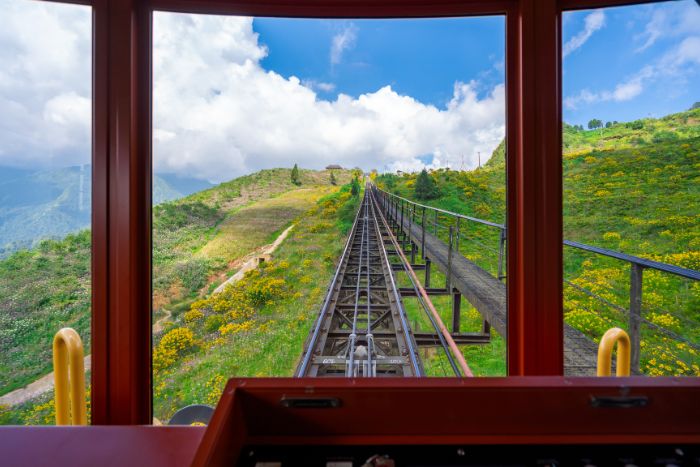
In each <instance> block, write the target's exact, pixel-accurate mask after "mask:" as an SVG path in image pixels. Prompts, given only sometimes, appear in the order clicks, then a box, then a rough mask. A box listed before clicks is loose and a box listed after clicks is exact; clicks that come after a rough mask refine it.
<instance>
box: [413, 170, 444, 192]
mask: <svg viewBox="0 0 700 467" xmlns="http://www.w3.org/2000/svg"><path fill="white" fill-rule="evenodd" d="M415 190H416V191H415V196H416V198H418V199H433V198H437V197H438V196H440V191H439V190H438V187H437V185H436V184H435V180H433V177H431V176H430V175H428V171H427V170H425V169H423V170H422V171H421V173H420V174H418V178H417V179H416V185H415Z"/></svg>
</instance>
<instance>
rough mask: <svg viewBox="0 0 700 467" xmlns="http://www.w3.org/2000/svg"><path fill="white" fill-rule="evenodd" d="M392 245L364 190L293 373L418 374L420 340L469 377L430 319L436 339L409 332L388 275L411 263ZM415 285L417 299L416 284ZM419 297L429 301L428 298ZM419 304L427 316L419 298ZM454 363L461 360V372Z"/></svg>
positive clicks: (392, 279) (420, 367)
mask: <svg viewBox="0 0 700 467" xmlns="http://www.w3.org/2000/svg"><path fill="white" fill-rule="evenodd" d="M386 245H391V246H392V249H387V247H386ZM397 247H399V244H398V243H397V242H396V239H395V238H394V237H393V234H392V233H391V231H390V229H389V225H388V224H387V221H386V219H384V218H383V215H382V214H381V212H380V211H379V205H378V204H377V202H376V200H375V199H374V196H373V194H372V190H370V189H367V190H365V195H364V198H363V200H362V204H361V205H360V208H359V209H358V213H357V216H356V218H355V222H354V224H353V227H352V230H351V232H350V235H349V237H348V241H347V243H346V245H345V249H344V251H343V254H342V257H341V260H340V262H339V264H338V268H337V269H336V272H335V275H334V277H333V280H332V281H331V284H330V287H329V289H328V293H327V295H326V298H325V300H324V303H323V305H322V307H321V311H320V313H319V317H318V318H317V320H316V323H315V324H314V327H313V329H312V330H311V333H310V335H309V338H308V340H307V344H306V347H305V349H304V353H303V355H302V358H301V361H300V363H299V366H298V368H297V371H296V376H298V377H302V376H312V377H313V376H317V377H331V376H335V377H343V376H345V377H375V376H376V377H412V376H424V370H423V364H422V362H421V360H420V355H419V353H418V343H419V342H423V341H426V340H428V341H431V342H432V343H434V344H435V345H438V346H441V347H443V349H444V350H445V352H446V355H447V358H448V360H449V361H450V364H451V365H452V368H453V370H454V372H455V374H457V375H460V374H465V375H470V371H469V369H468V367H467V366H466V363H465V362H464V360H463V357H462V355H461V354H459V355H458V356H456V355H453V354H455V353H456V352H455V351H456V350H457V348H456V346H455V345H454V342H447V340H446V338H445V336H443V334H441V329H442V330H443V331H445V332H447V331H446V329H445V328H444V325H442V323H441V322H436V321H435V319H431V321H432V322H433V325H434V328H435V331H436V334H433V335H427V336H422V335H421V336H418V339H417V336H415V335H414V334H413V332H412V330H411V328H410V325H409V320H408V317H407V315H406V310H405V309H404V306H403V302H402V299H401V293H400V292H401V291H400V289H399V287H398V286H397V283H396V279H395V276H394V273H393V270H396V269H397V266H403V267H404V268H407V271H408V269H410V265H408V264H407V261H406V258H405V256H403V255H402V254H398V252H397ZM390 255H397V256H399V258H400V259H401V263H402V264H401V265H397V264H395V263H394V264H393V265H392V262H391V261H390V260H389V256H390ZM411 272H412V271H411ZM416 282H417V281H416ZM414 286H415V287H416V290H415V295H416V296H419V297H420V294H421V289H420V287H421V286H420V283H417V284H415V283H414ZM425 299H426V300H427V301H428V302H429V299H428V298H427V295H425ZM421 303H422V304H423V306H424V309H425V310H426V312H427V311H428V308H427V307H426V304H425V302H423V301H422V299H421ZM429 306H430V307H432V304H430V305H429ZM437 319H438V321H439V318H437ZM447 339H450V338H449V333H447ZM450 343H451V344H452V349H454V350H452V351H451V349H450ZM455 358H457V359H458V360H460V361H461V366H462V372H461V373H460V370H459V365H458V364H457V363H456V362H455Z"/></svg>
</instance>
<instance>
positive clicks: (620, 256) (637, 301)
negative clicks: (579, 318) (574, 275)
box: [375, 187, 700, 373]
mask: <svg viewBox="0 0 700 467" xmlns="http://www.w3.org/2000/svg"><path fill="white" fill-rule="evenodd" d="M375 188H376V190H377V192H378V193H379V194H380V195H381V196H382V197H383V198H384V200H385V203H386V206H385V207H386V209H392V210H393V213H394V215H395V216H396V218H397V219H400V221H399V222H401V223H403V222H404V218H407V219H410V220H411V221H413V222H414V223H415V224H417V225H419V226H420V227H421V229H422V231H423V232H425V231H431V232H432V233H433V235H435V236H437V237H439V236H440V235H441V233H442V236H443V237H444V238H445V240H446V242H447V243H448V248H449V260H451V259H452V258H451V256H452V252H453V251H455V250H456V251H457V252H460V242H463V241H471V242H475V243H476V244H477V245H478V246H479V247H480V248H485V249H486V250H489V251H491V252H492V253H494V254H496V255H497V258H498V259H497V272H496V274H495V275H496V277H498V279H501V280H502V279H505V278H506V274H505V261H506V255H505V247H506V240H507V228H506V225H504V224H499V223H496V222H490V221H487V220H483V219H478V218H475V217H471V216H467V215H464V214H459V213H456V212H452V211H447V210H444V209H440V208H436V207H433V206H428V205H425V204H421V203H417V202H415V201H411V200H409V199H406V198H403V197H401V196H398V195H395V194H393V193H389V192H387V191H384V190H381V189H379V188H377V187H375ZM441 220H445V221H446V222H444V223H440V221H441ZM468 223H473V224H477V225H479V226H485V227H487V228H493V229H496V230H497V231H498V240H497V241H498V246H497V248H495V249H494V248H492V247H489V246H488V245H486V244H485V243H484V242H479V241H478V240H477V239H476V238H468V237H466V236H465V235H463V231H464V227H465V226H466V225H468ZM424 235H425V234H423V236H424ZM422 243H423V245H421V247H423V246H424V244H425V238H423V239H422ZM564 246H566V247H569V248H573V249H576V250H580V251H585V252H589V253H593V254H595V255H599V256H604V257H608V258H613V259H616V260H619V261H622V262H625V263H627V264H629V265H630V275H629V286H630V291H629V306H628V308H624V307H621V306H619V305H616V304H614V303H611V302H610V301H609V300H606V299H605V298H603V297H601V296H600V295H598V294H596V293H594V292H592V291H590V290H588V289H586V288H584V287H581V286H578V285H576V284H574V283H572V282H571V281H569V280H566V279H565V283H566V285H569V286H571V287H573V288H575V289H576V290H578V291H579V292H582V293H584V294H586V295H588V296H590V297H592V298H594V299H596V300H598V301H599V302H601V303H603V304H605V305H606V306H609V307H612V308H614V309H615V310H616V311H617V312H622V313H624V315H625V317H626V319H627V321H628V327H629V335H630V339H631V341H632V349H631V350H632V351H631V366H632V371H633V372H635V373H638V372H639V359H640V353H641V345H640V344H641V325H642V324H644V325H646V326H648V327H650V328H652V329H655V330H656V331H658V332H660V333H661V334H664V335H666V336H667V337H670V338H672V339H674V340H678V341H682V342H684V343H686V344H688V346H689V347H691V348H693V349H695V350H700V345H698V344H696V343H694V342H691V341H690V340H688V339H686V338H685V337H683V336H681V335H679V334H677V333H675V332H673V331H671V330H669V329H666V328H664V327H662V326H659V325H658V324H656V323H653V322H651V321H649V320H647V319H645V318H643V317H642V308H643V300H642V290H643V281H644V270H645V269H650V270H655V271H660V272H663V273H667V274H673V275H675V276H678V277H682V278H684V279H690V280H693V281H699V280H700V271H695V270H693V269H688V268H683V267H681V266H675V265H672V264H666V263H661V262H658V261H653V260H650V259H646V258H641V257H638V256H633V255H628V254H625V253H621V252H618V251H614V250H608V249H605V248H600V247H596V246H592V245H587V244H585V243H580V242H574V241H571V240H564ZM421 250H422V248H421ZM450 262H451V261H450ZM448 269H449V267H448ZM449 274H450V272H449V271H448V277H447V279H446V281H447V283H448V284H449V283H450V277H449ZM679 318H680V317H679Z"/></svg>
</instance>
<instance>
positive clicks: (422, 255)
mask: <svg viewBox="0 0 700 467" xmlns="http://www.w3.org/2000/svg"><path fill="white" fill-rule="evenodd" d="M420 227H421V234H420V250H421V257H422V259H423V260H425V206H423V216H422V218H421V222H420Z"/></svg>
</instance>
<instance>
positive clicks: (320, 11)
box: [58, 0, 672, 425]
mask: <svg viewBox="0 0 700 467" xmlns="http://www.w3.org/2000/svg"><path fill="white" fill-rule="evenodd" d="M58 1H63V2H64V3H79V4H84V5H90V6H92V7H93V54H94V61H93V64H94V65H93V67H94V71H93V81H94V82H93V96H94V101H93V156H92V157H93V184H92V186H93V188H92V189H93V194H92V195H93V207H92V213H93V214H92V216H93V217H92V284H93V285H92V294H93V296H92V307H93V314H92V336H93V337H92V342H93V344H92V346H93V348H92V359H93V362H92V422H93V424H97V425H99V424H123V425H127V424H149V423H151V420H152V403H151V398H152V388H151V170H152V165H151V164H152V159H151V110H152V109H151V51H152V47H151V46H152V43H151V41H152V34H151V33H152V16H153V11H155V10H163V11H176V12H188V13H203V14H232V15H246V16H281V17H308V18H314V17H319V18H387V17H440V16H476V15H505V18H506V90H507V91H506V92H507V97H506V122H507V125H506V136H507V139H506V141H507V144H508V151H507V180H508V195H507V197H508V198H507V200H508V213H507V224H508V228H509V231H508V237H509V248H508V271H507V273H508V277H509V281H508V307H509V309H508V313H509V319H508V374H509V375H513V376H544V375H562V374H563V313H562V295H563V290H562V288H563V285H562V274H563V253H562V241H563V238H562V162H561V161H562V144H561V116H562V109H561V107H562V102H561V75H562V72H561V14H562V12H563V11H565V10H575V9H586V8H598V7H609V6H620V5H631V4H642V3H654V1H653V0H636V1H635V0H631V1H629V0H434V1H429V0H374V1H372V2H368V1H364V0H247V1H246V0H86V1H73V0H58ZM667 380H668V384H669V385H672V379H671V378H668V379H667ZM580 382H581V384H585V379H584V378H582V379H581V380H580ZM571 384H573V385H576V384H577V381H576V380H575V379H574V380H571ZM660 384H663V383H660ZM395 386H396V388H398V389H400V388H401V387H402V381H401V380H396V381H395Z"/></svg>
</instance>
